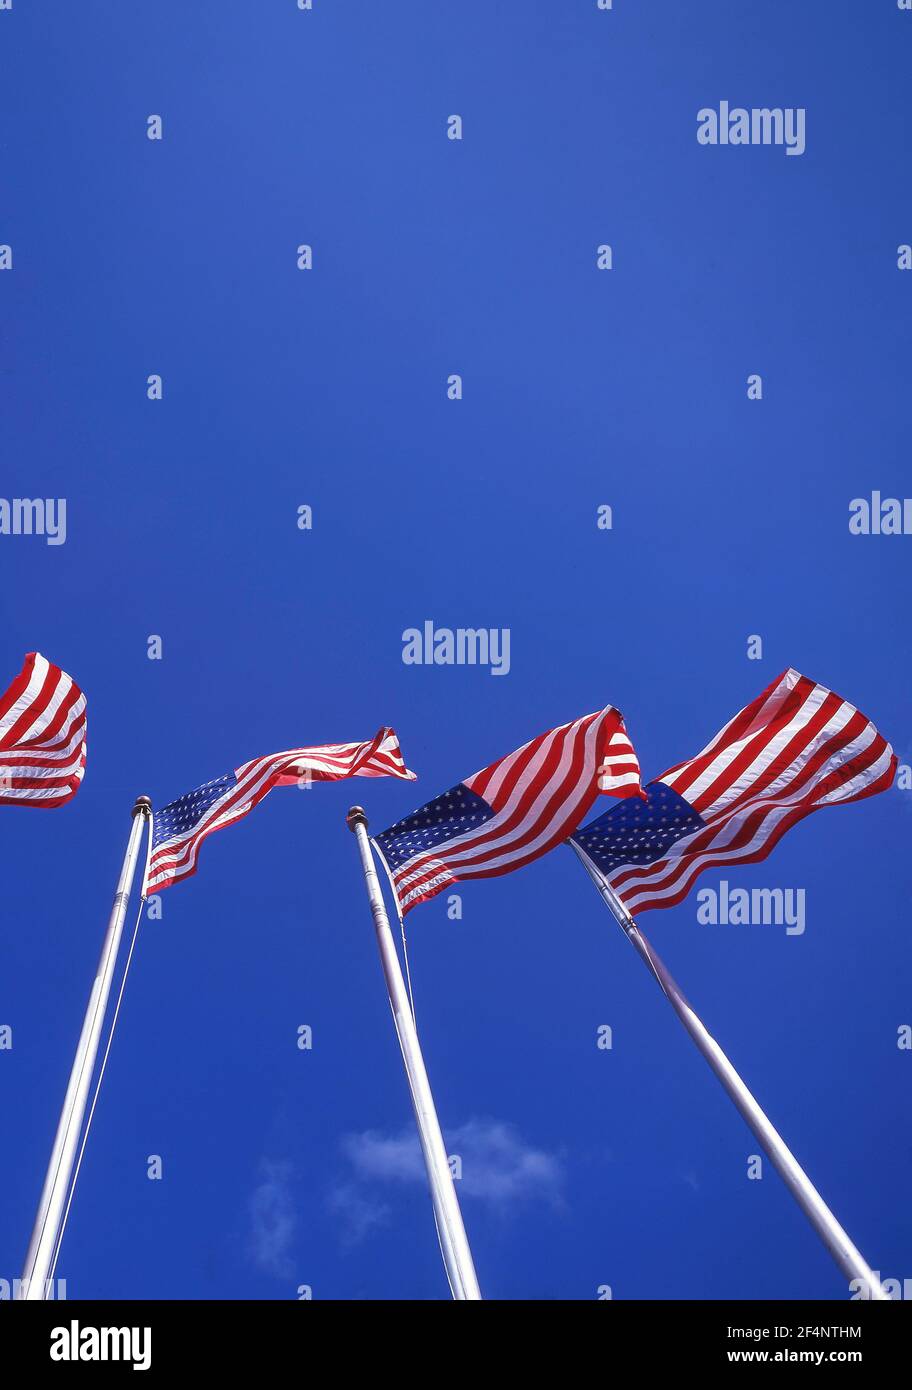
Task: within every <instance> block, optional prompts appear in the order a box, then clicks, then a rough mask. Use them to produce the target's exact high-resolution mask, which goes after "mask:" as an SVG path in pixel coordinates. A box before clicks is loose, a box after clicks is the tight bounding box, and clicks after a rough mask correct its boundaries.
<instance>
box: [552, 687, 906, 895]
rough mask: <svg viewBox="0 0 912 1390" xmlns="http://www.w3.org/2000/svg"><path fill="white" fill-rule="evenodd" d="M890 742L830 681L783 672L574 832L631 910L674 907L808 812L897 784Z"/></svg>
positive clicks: (767, 846) (758, 854) (764, 850)
mask: <svg viewBox="0 0 912 1390" xmlns="http://www.w3.org/2000/svg"><path fill="white" fill-rule="evenodd" d="M895 771H896V758H895V757H894V754H893V749H892V748H891V747H890V745H889V744H888V743H887V741H886V739H884V738H883V737H882V736H881V735H880V734H879V733H878V732H877V730H876V729H875V727H874V725H873V724H872V723H871V721H870V720H869V719H867V718H866V717H865V715H863V714H861V713H860V712H859V711H858V710H857V709H856V708H855V706H854V705H850V704H849V703H848V701H847V700H843V699H842V698H841V697H840V696H839V695H835V694H834V693H833V692H832V690H827V688H826V686H823V685H817V684H816V682H815V681H812V680H809V679H808V677H807V676H802V675H800V674H799V672H798V671H793V670H788V671H783V673H782V675H781V676H779V677H778V679H777V680H775V681H773V683H772V685H770V686H769V687H768V688H767V689H766V690H764V692H763V694H762V695H759V696H758V697H757V699H756V700H754V701H753V703H752V704H749V705H747V706H746V707H745V708H744V709H743V710H741V712H740V713H739V714H736V715H735V717H734V719H732V720H731V721H730V722H729V723H728V724H726V725H725V728H724V729H722V731H721V733H718V734H717V735H716V737H715V738H714V739H713V740H712V742H711V743H708V744H707V745H706V747H705V748H704V749H703V751H702V753H698V754H697V756H696V757H695V758H691V759H690V760H689V761H688V762H685V763H679V764H678V765H677V766H676V767H672V768H669V770H668V772H664V773H663V774H662V776H661V777H659V778H658V779H657V780H656V781H655V782H650V783H649V784H648V786H647V787H646V800H645V802H642V803H636V804H630V805H628V806H622V807H618V808H616V809H612V810H610V811H608V812H606V814H605V815H603V816H600V817H599V818H598V820H595V821H593V822H592V823H591V824H590V825H587V826H585V827H584V828H583V829H582V830H580V831H579V832H578V833H577V834H576V835H575V836H574V837H573V840H574V842H575V843H576V844H577V845H578V846H579V847H580V849H582V850H583V852H584V853H585V854H586V855H587V856H588V858H589V859H590V861H591V862H592V863H593V864H594V865H595V867H596V868H597V869H598V870H599V872H600V873H601V875H602V877H603V878H604V880H605V881H606V882H607V883H608V884H609V885H610V886H611V887H612V888H613V889H614V891H615V892H616V893H617V895H618V897H619V898H621V900H622V901H623V902H624V904H625V906H626V907H627V909H628V911H630V912H631V913H633V914H634V915H635V914H636V913H638V912H646V911H648V909H649V908H654V907H673V906H674V905H675V903H679V902H681V900H682V899H683V898H685V897H686V896H687V894H688V893H689V892H690V889H691V887H692V885H693V883H694V880H695V879H696V878H697V876H698V874H700V873H702V871H703V870H704V869H710V868H718V867H722V866H724V865H728V864H749V863H752V862H754V861H755V860H759V859H765V858H766V856H767V855H768V854H769V853H770V851H771V850H772V848H773V846H774V845H775V844H776V843H777V842H778V841H779V839H780V838H781V837H782V836H783V835H784V834H785V832H786V830H788V829H789V827H790V826H792V825H795V824H796V823H797V822H798V821H800V820H802V819H803V818H804V817H805V816H807V815H810V813H811V812H812V811H817V810H819V809H820V808H821V807H822V806H838V805H841V804H842V803H843V802H847V801H859V800H860V799H861V798H862V797H865V796H873V795H874V794H875V793H876V792H881V791H885V790H886V788H887V787H889V786H890V785H891V783H892V781H893V776H894V773H895Z"/></svg>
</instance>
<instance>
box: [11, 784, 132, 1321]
mask: <svg viewBox="0 0 912 1390" xmlns="http://www.w3.org/2000/svg"><path fill="white" fill-rule="evenodd" d="M151 810H152V803H151V802H150V800H149V798H148V797H147V796H139V797H137V798H136V804H135V805H134V807H133V811H132V816H133V823H132V825H131V826H130V836H129V839H128V841H127V849H126V853H125V854H124V859H123V865H122V867H121V870H120V878H119V879H118V881H117V890H116V892H115V894H114V903H113V906H112V908H111V916H110V918H109V920H108V926H107V930H106V931H105V935H104V942H103V944H102V948H101V956H100V957H99V961H98V969H97V971H96V974H95V982H94V984H93V985H92V990H91V993H90V995H89V1003H88V1007H87V1008H86V1013H85V1019H84V1020H83V1024H82V1032H81V1033H80V1035H79V1043H78V1045H77V1047H76V1056H75V1057H74V1059H73V1067H72V1070H71V1071H70V1080H69V1083H68V1085H67V1089H66V1096H65V1097H64V1101H63V1109H62V1110H61V1112H60V1121H59V1123H58V1125H57V1133H56V1135H55V1137H54V1147H53V1149H52V1150H51V1158H50V1162H49V1163H48V1168H47V1174H46V1176H45V1179H44V1187H43V1189H42V1192H41V1201H40V1202H39V1204H38V1214H37V1215H36V1217H35V1225H34V1229H33V1230H32V1238H31V1240H30V1241H29V1247H28V1254H27V1255H26V1257H25V1267H24V1269H23V1272H22V1279H21V1280H20V1290H19V1293H18V1297H19V1298H20V1299H25V1300H31V1301H37V1300H39V1299H44V1298H45V1297H47V1296H48V1294H49V1289H48V1287H47V1285H48V1280H49V1277H50V1271H51V1267H52V1264H53V1260H54V1252H55V1250H56V1247H57V1239H58V1235H59V1232H60V1225H61V1221H62V1219H63V1214H64V1210H65V1207H66V1201H67V1194H68V1192H69V1188H70V1180H71V1177H72V1172H73V1162H74V1159H75V1156H76V1146H77V1144H78V1143H79V1136H80V1134H81V1132H82V1124H83V1120H84V1118H85V1108H86V1101H87V1099H88V1094H89V1086H90V1085H91V1081H92V1073H93V1072H94V1070H95V1060H96V1058H97V1055H98V1044H99V1041H100V1039H101V1031H102V1027H103V1025H104V1017H105V1011H106V1008H107V1004H108V996H109V995H110V992H111V981H112V980H113V978H114V967H115V965H116V963H117V953H118V949H119V947H120V939H121V936H122V934H123V925H124V918H125V916H126V912H127V903H128V901H129V898H130V890H131V888H132V886H133V876H134V873H135V870H136V860H137V857H138V855H139V842H140V839H141V837H142V830H143V825H144V824H145V822H146V820H147V819H148V817H149V814H150V812H151Z"/></svg>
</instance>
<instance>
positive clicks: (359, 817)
mask: <svg viewBox="0 0 912 1390" xmlns="http://www.w3.org/2000/svg"><path fill="white" fill-rule="evenodd" d="M345 824H346V825H347V826H348V828H349V830H350V831H351V832H352V834H353V835H354V833H355V830H356V828H357V827H358V826H359V825H363V826H364V828H365V830H366V829H367V815H366V813H365V810H364V807H363V806H353V807H352V808H351V810H350V811H349V813H348V815H347V816H346V817H345Z"/></svg>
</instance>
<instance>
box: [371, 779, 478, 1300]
mask: <svg viewBox="0 0 912 1390" xmlns="http://www.w3.org/2000/svg"><path fill="white" fill-rule="evenodd" d="M346 824H347V825H348V828H349V830H351V831H352V833H353V834H354V836H355V839H356V840H357V842H358V850H359V853H360V855H361V867H362V869H363V870H364V882H365V885H366V887H367V896H368V900H369V902H370V907H371V913H372V914H373V918H374V930H375V932H376V934H377V945H378V947H379V949H380V962H381V965H382V966H383V974H384V977H385V979H386V988H387V992H388V993H389V1001H390V1008H391V1009H392V1011H393V1023H394V1024H395V1028H396V1034H397V1036H398V1038H399V1046H400V1048H401V1050H402V1060H403V1062H404V1064H405V1074H406V1077H407V1079H408V1085H409V1091H410V1092H411V1096H412V1105H413V1106H414V1109H415V1121H416V1123H417V1126H418V1137H419V1139H420V1140H421V1152H422V1154H423V1156H424V1166H425V1168H426V1169H427V1176H428V1183H429V1185H430V1189H431V1201H432V1202H433V1204H434V1219H435V1221H436V1223H437V1231H438V1235H439V1237H440V1247H441V1252H442V1254H443V1261H444V1265H445V1267H446V1272H447V1278H448V1279H449V1282H450V1290H451V1292H452V1295H453V1297H454V1299H457V1300H463V1299H465V1300H470V1301H472V1300H477V1299H480V1298H481V1290H480V1289H479V1287H478V1279H477V1277H476V1274H475V1266H474V1264H473V1262H472V1252H471V1250H470V1249H469V1241H468V1237H467V1236H466V1232H465V1226H464V1225H463V1222H462V1213H461V1212H460V1210H459V1201H458V1199H457V1197H456V1188H455V1185H454V1183H453V1175H452V1173H451V1172H450V1165H449V1161H448V1159H447V1152H446V1148H445V1147H444V1143H443V1135H442V1134H441V1132H440V1122H439V1120H438V1119H437V1111H436V1109H435V1108H434V1097H433V1094H432V1093H431V1084H430V1082H429V1080H428V1075H427V1071H426V1070H425V1066H424V1058H423V1057H422V1055H421V1046H420V1044H419V1042H418V1034H417V1032H416V1030H415V1022H414V1019H413V1018H412V1011H411V1007H410V1005H409V998H408V993H407V991H406V988H405V981H404V980H403V978H402V970H401V967H400V965H399V957H398V955H397V953H396V947H395V943H394V942H393V934H392V932H391V931H390V924H389V918H388V917H387V915H386V908H385V907H384V905H383V895H382V893H381V891H380V882H379V880H378V878H377V870H376V868H375V867H374V861H373V858H372V856H371V850H370V842H369V840H368V837H367V816H366V815H365V814H364V810H363V808H362V807H360V806H353V807H352V808H351V810H350V811H349V813H348V815H347V817H346Z"/></svg>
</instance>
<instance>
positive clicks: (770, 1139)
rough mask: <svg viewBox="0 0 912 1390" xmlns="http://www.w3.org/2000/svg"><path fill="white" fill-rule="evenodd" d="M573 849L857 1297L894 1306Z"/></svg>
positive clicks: (621, 910)
mask: <svg viewBox="0 0 912 1390" xmlns="http://www.w3.org/2000/svg"><path fill="white" fill-rule="evenodd" d="M569 843H570V844H571V845H572V847H573V849H574V850H575V852H576V854H577V855H578V857H579V859H580V860H581V861H582V863H583V864H584V865H585V867H586V869H587V870H588V873H589V877H590V878H591V879H592V882H593V883H594V884H595V886H596V888H597V889H598V890H599V892H600V893H601V895H602V897H603V898H604V900H605V902H606V903H607V905H608V907H609V909H610V910H611V912H612V914H613V916H614V918H615V920H616V922H617V923H618V926H620V927H621V929H622V930H623V932H624V933H625V935H626V937H627V940H628V941H629V942H630V943H631V945H632V946H633V947H634V949H635V950H636V952H637V954H638V955H639V956H640V958H641V959H642V960H643V961H644V962H645V964H646V965H647V966H648V967H649V970H650V971H651V972H652V974H653V975H654V976H655V978H656V980H657V981H658V982H659V985H660V987H661V989H662V991H663V992H664V994H665V997H666V998H667V999H668V1002H669V1004H670V1005H671V1007H672V1008H673V1009H674V1011H675V1013H676V1014H677V1015H678V1018H679V1019H680V1020H681V1022H682V1023H683V1024H684V1027H685V1028H686V1029H687V1031H688V1033H689V1034H690V1036H691V1037H692V1038H693V1040H694V1042H695V1043H696V1045H697V1047H698V1048H699V1050H700V1051H701V1052H702V1054H703V1056H704V1057H705V1058H706V1060H707V1062H708V1063H709V1065H710V1066H711V1067H712V1069H713V1071H714V1072H715V1073H716V1076H717V1077H718V1078H719V1080H720V1081H721V1082H722V1085H723V1086H724V1088H725V1090H726V1091H727V1092H728V1095H729V1097H730V1098H731V1100H732V1101H734V1103H735V1106H736V1107H737V1109H738V1111H739V1112H740V1114H741V1117H742V1119H744V1120H745V1121H746V1122H747V1124H748V1125H749V1126H750V1128H751V1129H752V1130H753V1132H754V1134H755V1135H756V1137H757V1139H758V1141H759V1142H760V1144H761V1145H762V1146H763V1148H764V1149H765V1150H766V1152H767V1154H768V1155H769V1157H770V1159H771V1160H772V1163H773V1165H774V1167H775V1168H776V1171H777V1172H778V1173H779V1176H780V1177H781V1178H782V1181H783V1182H784V1183H785V1185H786V1187H787V1188H788V1189H789V1191H790V1192H791V1194H792V1196H793V1197H794V1198H795V1201H796V1202H797V1203H798V1205H799V1207H800V1208H801V1210H802V1211H803V1212H804V1214H805V1216H806V1217H807V1219H808V1221H810V1223H811V1225H812V1226H813V1227H814V1230H815V1231H816V1232H817V1234H818V1235H819V1236H820V1239H821V1240H822V1241H823V1243H824V1245H825V1246H826V1248H827V1250H829V1252H830V1254H831V1255H832V1256H833V1259H834V1260H835V1261H836V1263H837V1265H838V1266H839V1268H840V1269H841V1270H842V1272H843V1274H844V1275H845V1276H846V1278H847V1279H848V1280H850V1281H851V1280H853V1279H857V1280H862V1281H863V1283H861V1284H860V1285H859V1286H858V1292H860V1293H862V1294H863V1296H865V1297H867V1298H871V1299H886V1301H887V1302H889V1301H890V1295H889V1294H888V1293H887V1292H886V1291H885V1290H884V1288H883V1286H882V1284H881V1283H880V1280H879V1279H878V1277H877V1275H876V1274H875V1273H874V1271H873V1270H872V1269H871V1267H870V1265H869V1264H868V1262H867V1260H866V1259H865V1258H864V1256H863V1255H862V1253H861V1251H860V1250H858V1248H857V1247H856V1246H855V1245H854V1244H853V1242H852V1241H851V1240H850V1239H849V1236H848V1234H847V1233H846V1232H845V1231H844V1230H843V1228H842V1226H840V1224H839V1222H838V1221H837V1220H836V1217H835V1216H834V1215H833V1213H832V1212H831V1211H830V1209H829V1207H828V1206H827V1204H826V1202H825V1201H824V1200H823V1198H822V1197H821V1195H820V1193H819V1192H818V1191H817V1189H816V1187H815V1186H814V1184H813V1183H812V1182H811V1180H810V1178H809V1177H808V1175H807V1173H806V1172H805V1171H804V1169H803V1168H802V1167H801V1164H800V1163H799V1162H798V1160H797V1159H796V1158H795V1155H794V1154H793V1153H792V1151H791V1149H790V1148H789V1147H788V1145H787V1144H786V1142H785V1140H784V1139H783V1138H782V1135H781V1134H780V1133H779V1132H778V1130H777V1129H775V1128H774V1126H773V1125H772V1124H771V1122H770V1120H769V1119H768V1117H767V1116H766V1114H765V1113H764V1112H763V1110H761V1109H760V1106H759V1105H758V1104H757V1102H756V1100H755V1099H754V1097H753V1096H752V1094H751V1092H750V1091H749V1090H748V1089H747V1087H746V1086H745V1084H744V1082H743V1081H742V1079H741V1077H740V1076H739V1075H738V1073H737V1072H736V1071H735V1069H734V1067H733V1066H732V1064H731V1062H730V1061H729V1060H728V1058H727V1057H726V1055H725V1053H724V1052H723V1051H722V1049H721V1047H720V1046H719V1044H718V1043H717V1042H716V1040H715V1038H714V1037H713V1036H712V1034H711V1033H709V1032H708V1031H707V1030H706V1028H705V1027H704V1026H703V1024H702V1023H701V1021H700V1019H699V1018H698V1017H697V1015H696V1014H695V1013H694V1011H693V1009H692V1008H691V1006H690V1004H688V1002H687V1000H686V999H685V998H684V995H683V994H682V993H681V991H680V989H679V988H678V986H677V984H676V983H675V980H674V979H673V977H672V976H671V974H670V973H669V971H668V970H667V969H666V967H665V965H664V963H663V961H662V960H661V958H660V956H659V955H658V954H657V953H656V951H655V950H654V949H653V947H652V946H651V945H650V943H649V941H647V939H646V937H645V936H644V935H643V933H642V931H641V930H640V928H639V927H638V926H637V924H636V920H635V919H634V917H633V916H632V914H631V913H630V912H628V910H627V908H626V907H625V906H624V904H623V903H622V902H621V899H620V898H619V897H618V895H617V894H616V893H615V891H614V889H613V888H612V887H611V885H610V884H608V883H606V881H605V879H604V878H603V877H602V874H601V873H600V872H599V870H598V867H597V866H596V865H595V864H594V863H593V862H592V860H591V859H590V858H589V856H588V855H587V854H586V852H585V850H583V849H581V848H580V846H579V845H578V844H576V842H575V841H574V840H570V841H569Z"/></svg>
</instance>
